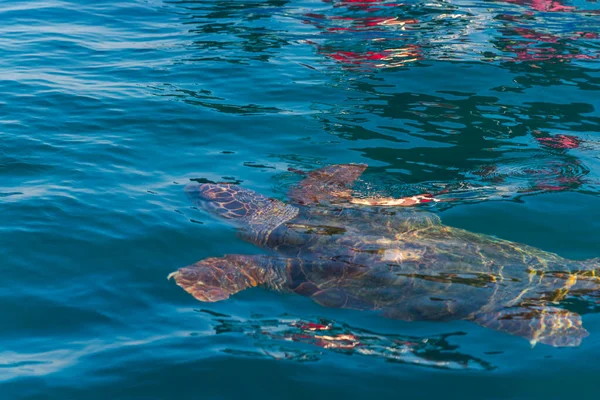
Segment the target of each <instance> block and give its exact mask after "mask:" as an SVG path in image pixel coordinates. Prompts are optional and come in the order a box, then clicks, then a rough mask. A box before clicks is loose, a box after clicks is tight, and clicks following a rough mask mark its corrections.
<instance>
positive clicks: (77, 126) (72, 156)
mask: <svg viewBox="0 0 600 400" xmlns="http://www.w3.org/2000/svg"><path fill="white" fill-rule="evenodd" d="M599 13H600V6H599V3H596V2H592V1H582V0H572V1H571V0H565V1H564V2H559V1H548V0H510V1H438V0H432V1H416V0H415V1H413V0H411V1H407V2H402V3H399V2H397V1H394V0H392V1H379V0H355V1H351V0H324V1H321V0H298V1H295V0H290V1H283V0H282V1H277V0H272V1H247V0H230V1H208V0H203V1H156V0H149V1H133V0H132V1H126V2H117V1H114V0H106V1H93V2H92V1H85V0H83V1H52V0H49V1H41V0H31V1H27V2H12V1H0V21H1V22H2V24H0V56H1V61H0V91H1V97H0V124H1V125H0V139H1V140H0V177H1V179H0V207H1V209H2V219H1V220H2V222H1V223H0V259H2V267H1V268H2V272H3V278H2V284H1V285H0V316H1V317H2V320H3V321H4V324H3V327H4V329H3V330H2V334H1V335H2V339H1V340H2V346H1V347H0V381H1V382H0V394H1V395H2V398H7V399H8V398H10V399H70V398H73V399H96V398H97V399H106V398H118V399H155V398H156V399H172V398H175V397H189V398H223V399H226V398H238V397H239V396H241V395H244V396H246V397H248V398H254V397H255V398H261V399H264V398H274V399H275V398H277V399H279V398H283V397H285V398H299V399H300V398H307V397H309V398H331V397H332V396H334V397H342V396H344V397H347V398H365V397H366V396H380V397H384V398H398V396H403V397H406V398H414V399H420V398H423V399H430V398H446V397H451V398H453V397H454V396H459V395H460V397H461V398H464V399H471V398H472V399H481V398H486V399H547V398H565V397H573V396H578V397H591V396H594V395H596V392H597V385H596V384H595V382H596V380H597V379H596V377H597V376H598V374H599V373H600V367H599V366H598V363H597V362H596V361H597V359H598V357H599V356H600V314H598V313H597V310H596V309H595V308H594V307H593V306H592V305H590V304H579V303H577V302H574V301H571V302H570V303H569V302H567V303H568V304H567V305H568V306H569V307H571V308H573V309H576V310H577V311H578V312H580V313H582V314H583V322H584V326H585V327H586V328H587V329H588V330H589V331H590V333H591V335H590V336H589V337H588V338H586V339H585V340H584V342H583V344H582V346H581V347H579V348H569V349H555V348H551V347H548V346H541V345H538V346H535V347H534V348H531V346H530V345H529V343H528V342H527V341H525V340H523V339H521V338H518V337H514V336H509V335H505V334H502V333H498V332H493V331H490V330H486V329H484V328H481V327H479V326H476V325H474V324H470V323H467V322H461V321H456V322H450V323H425V322H411V323H409V322H402V321H391V320H386V319H383V318H379V317H377V316H376V315H371V314H369V313H361V312H357V311H351V310H333V309H325V308H322V307H320V306H318V305H316V304H313V303H312V302H311V301H310V299H306V298H302V297H299V296H293V295H281V294H275V293H270V292H267V291H264V290H261V289H253V290H249V291H246V292H243V293H240V294H239V295H236V296H235V297H234V298H232V299H230V300H228V301H226V302H223V303H216V304H202V303H199V302H197V301H195V300H194V299H193V298H191V296H189V295H187V294H186V293H185V292H184V291H182V290H181V289H180V288H178V287H177V286H176V285H175V284H174V283H173V282H172V281H171V282H169V281H167V280H166V276H167V274H169V273H170V272H172V271H173V270H175V269H177V268H179V267H182V266H185V265H188V264H190V263H193V262H195V261H198V260H200V259H202V258H205V257H210V256H221V255H223V254H238V253H240V254H250V253H258V252H260V250H258V249H256V248H254V247H253V246H252V245H250V244H248V243H245V242H242V241H241V240H240V239H239V238H237V237H236V234H235V231H234V230H233V229H232V228H231V227H229V226H227V225H226V224H223V223H222V222H220V221H217V220H214V219H212V218H211V217H210V216H209V215H207V214H205V213H203V212H202V211H200V210H198V209H196V208H194V207H193V206H192V204H190V202H189V201H188V199H187V198H186V197H185V194H184V192H183V187H184V185H185V184H187V183H189V182H190V180H191V179H195V180H202V179H204V180H211V181H230V182H236V183H240V184H242V185H244V186H245V187H249V188H252V189H254V190H257V191H260V192H262V193H265V194H267V195H271V196H275V197H277V198H280V199H284V198H285V193H286V190H287V187H289V185H291V184H293V183H294V182H297V181H298V179H299V176H298V175H297V174H295V173H294V172H292V171H289V169H290V168H291V169H300V170H310V169H313V168H318V167H320V166H323V165H330V164H336V163H346V162H354V163H367V164H369V166H370V168H369V169H368V171H367V173H366V174H365V175H364V177H363V178H364V179H363V181H362V182H360V183H359V184H358V186H357V190H360V191H361V192H362V193H365V194H368V193H379V194H382V195H393V196H402V195H407V194H414V193H419V192H424V191H436V190H450V191H452V193H454V194H455V195H456V196H459V197H460V198H461V200H460V201H456V202H452V203H444V204H438V205H434V206H432V207H430V209H431V211H433V212H436V213H438V214H439V215H440V217H441V218H442V220H443V221H444V222H445V223H447V224H450V225H453V226H457V227H462V228H466V229H470V230H473V231H476V232H482V233H487V234H493V235H497V236H499V237H502V238H506V239H510V240H515V241H519V242H523V243H527V244H529V245H534V246H537V247H540V248H543V249H545V250H548V251H553V252H556V253H559V254H560V255H562V256H565V257H570V258H586V257H597V256H600V250H599V247H598V242H599V236H598V231H599V230H600V222H599V221H600V198H599V197H598V194H599V193H600V186H599V182H600V175H599V174H600V161H599V159H598V154H599V153H598V150H599V149H600V143H599V138H598V132H599V131H600V129H599V128H600V113H599V112H598V107H600V72H599V71H600V69H599V68H598V57H599V55H600V52H599V51H600V39H599V33H600V22H599V19H598V18H599V17H600V16H599ZM311 324H312V325H311ZM321 325H323V326H331V328H330V330H329V331H326V332H330V333H331V332H333V333H335V334H338V335H351V336H348V337H354V338H358V339H359V340H360V341H361V343H362V344H363V345H361V346H360V347H355V348H353V347H352V340H353V339H348V340H347V341H344V342H342V343H341V344H340V343H336V345H335V346H326V344H327V343H324V342H323V341H322V339H320V338H318V337H317V336H320V335H321V333H322V331H320V330H318V329H317V330H314V329H312V330H311V328H310V327H311V326H312V327H314V326H321ZM299 338H300V339H301V340H300V339H299ZM295 339H298V340H295Z"/></svg>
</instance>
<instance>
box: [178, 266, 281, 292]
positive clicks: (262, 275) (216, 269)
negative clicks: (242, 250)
mask: <svg viewBox="0 0 600 400" xmlns="http://www.w3.org/2000/svg"><path fill="white" fill-rule="evenodd" d="M274 262H275V261H274V259H272V258H271V257H266V256H244V255H227V256H224V257H221V258H216V257H211V258H206V259H204V260H202V261H198V262H197V263H195V264H192V265H189V266H187V267H184V268H180V269H179V270H178V271H176V272H173V273H172V274H170V275H169V278H175V282H176V283H177V284H178V285H179V286H181V287H182V288H183V289H184V290H185V291H186V292H188V293H189V294H191V295H192V296H194V297H195V298H196V299H198V300H200V301H203V302H216V301H221V300H225V299H227V298H229V296H231V295H233V294H236V293H237V292H240V291H242V290H244V289H247V288H250V287H254V286H259V285H261V284H264V283H265V282H266V280H267V279H271V277H270V274H269V270H270V269H272V267H273V263H274ZM278 263H281V261H278Z"/></svg>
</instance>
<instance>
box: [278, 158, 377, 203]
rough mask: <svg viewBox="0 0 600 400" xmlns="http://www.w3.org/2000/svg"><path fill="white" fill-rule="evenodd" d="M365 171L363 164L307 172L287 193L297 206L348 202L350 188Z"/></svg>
mask: <svg viewBox="0 0 600 400" xmlns="http://www.w3.org/2000/svg"><path fill="white" fill-rule="evenodd" d="M365 169H367V166H366V165H365V164H338V165H330V166H328V167H324V168H320V169H316V170H314V171H311V172H309V173H308V174H307V175H306V178H304V179H303V180H302V181H301V182H300V183H299V184H298V185H297V186H295V187H294V188H292V189H291V190H290V192H289V197H290V199H292V201H294V202H296V203H298V204H305V205H310V204H319V203H323V202H331V201H334V200H346V201H348V200H350V199H351V198H352V190H351V188H350V186H351V185H352V184H353V183H354V181H356V180H357V179H358V178H359V177H360V175H361V174H362V173H363V172H364V170H365Z"/></svg>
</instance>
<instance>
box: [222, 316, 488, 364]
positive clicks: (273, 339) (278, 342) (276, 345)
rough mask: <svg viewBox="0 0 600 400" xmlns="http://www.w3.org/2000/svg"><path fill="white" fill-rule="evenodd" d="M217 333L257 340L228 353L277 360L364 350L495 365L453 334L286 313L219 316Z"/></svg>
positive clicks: (386, 357)
mask: <svg viewBox="0 0 600 400" xmlns="http://www.w3.org/2000/svg"><path fill="white" fill-rule="evenodd" d="M214 320H215V323H216V325H215V333H216V334H235V333H238V334H244V335H247V336H249V337H251V338H253V339H254V340H255V346H256V348H257V349H256V350H253V351H248V350H242V349H229V348H228V349H224V350H223V351H224V352H226V353H228V354H235V355H237V356H251V357H257V356H258V357H270V358H274V359H277V360H291V361H299V362H306V361H319V360H320V359H321V358H322V357H326V356H327V353H328V352H336V353H338V354H342V355H348V356H351V355H360V356H364V357H369V358H373V359H381V360H383V361H388V362H400V363H405V364H413V365H419V366H424V367H432V368H442V369H457V370H465V369H475V370H491V369H494V367H493V366H492V365H491V364H489V363H488V362H486V361H483V360H480V359H478V358H475V357H472V356H469V355H467V354H463V353H461V352H460V351H458V346H456V345H453V344H451V341H452V337H453V336H457V335H458V336H460V335H463V333H450V334H444V335H435V336H431V337H414V336H405V335H399V334H393V335H391V334H382V333H375V332H371V331H368V330H366V329H361V328H355V327H352V326H350V325H347V324H339V323H336V322H335V321H329V320H323V319H319V320H314V321H311V320H306V319H298V318H294V317H293V316H289V315H286V316H284V317H281V318H260V317H256V318H253V319H247V320H240V319H237V318H232V317H229V316H223V315H220V316H215V318H214Z"/></svg>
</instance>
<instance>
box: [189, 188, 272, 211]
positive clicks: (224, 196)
mask: <svg viewBox="0 0 600 400" xmlns="http://www.w3.org/2000/svg"><path fill="white" fill-rule="evenodd" d="M185 191H186V192H187V194H188V195H189V196H190V197H191V199H192V201H193V202H194V204H196V205H197V206H198V207H201V208H203V209H205V210H206V211H208V212H210V213H212V214H216V215H218V216H220V217H222V218H225V219H247V218H250V217H251V215H252V214H254V213H256V211H257V210H258V209H260V208H261V207H264V205H265V204H266V202H267V201H268V200H269V199H267V198H266V197H264V196H261V195H260V194H258V193H256V192H253V191H252V190H248V189H243V188H240V187H238V186H236V185H231V184H226V183H204V184H194V183H193V184H190V185H188V186H186V188H185Z"/></svg>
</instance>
